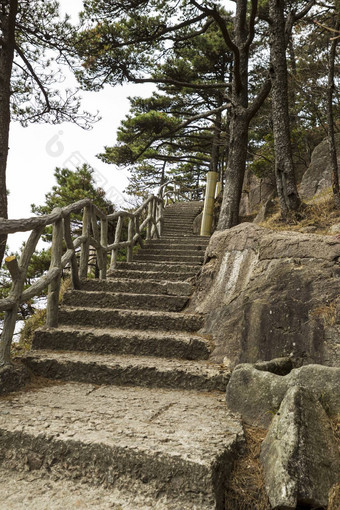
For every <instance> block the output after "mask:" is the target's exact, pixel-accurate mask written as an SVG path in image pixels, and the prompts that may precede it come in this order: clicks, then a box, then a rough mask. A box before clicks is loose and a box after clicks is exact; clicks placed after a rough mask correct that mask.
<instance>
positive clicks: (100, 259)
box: [91, 208, 106, 274]
mask: <svg viewBox="0 0 340 510" xmlns="http://www.w3.org/2000/svg"><path fill="white" fill-rule="evenodd" d="M91 227H92V233H93V238H94V240H95V243H96V263H97V266H98V270H99V274H100V271H102V269H103V267H104V264H105V263H106V261H105V263H104V260H105V259H104V253H103V249H102V246H101V244H100V234H99V228H98V223H97V215H96V212H95V210H94V208H93V209H92V211H91Z"/></svg>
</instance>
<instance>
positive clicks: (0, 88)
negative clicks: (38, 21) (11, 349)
mask: <svg viewBox="0 0 340 510" xmlns="http://www.w3.org/2000/svg"><path fill="white" fill-rule="evenodd" d="M17 11H18V0H6V1H4V2H2V3H1V6H0V38H1V45H0V218H7V217H8V210H7V187H6V167H7V156H8V137H9V126H10V95H11V91H10V89H11V74H12V64H13V57H14V41H15V19H16V15H17ZM6 241H7V235H6V234H2V235H0V265H1V263H2V259H3V256H4V253H5V249H6Z"/></svg>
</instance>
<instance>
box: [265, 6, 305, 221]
mask: <svg viewBox="0 0 340 510" xmlns="http://www.w3.org/2000/svg"><path fill="white" fill-rule="evenodd" d="M269 16H270V62H271V67H270V76H271V82H272V116H273V134H274V148H275V176H276V185H277V192H278V196H279V201H280V208H281V213H282V215H283V216H284V217H285V216H286V215H287V213H288V211H290V210H296V209H298V207H299V206H300V198H299V194H298V191H297V187H296V182H295V173H294V164H293V155H292V147H291V139H290V122H289V100H288V73H287V60H286V46H287V43H286V34H285V19H284V0H270V1H269Z"/></svg>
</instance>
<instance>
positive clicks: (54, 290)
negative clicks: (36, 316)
mask: <svg viewBox="0 0 340 510" xmlns="http://www.w3.org/2000/svg"><path fill="white" fill-rule="evenodd" d="M62 254H63V220H62V219H60V220H58V221H56V222H55V223H54V225H53V232H52V252H51V264H50V269H53V268H58V269H59V272H58V276H56V278H55V279H54V280H53V281H52V283H50V285H49V286H48V296H47V316H46V325H47V326H48V327H49V328H57V327H58V307H59V294H60V281H61V269H62V268H61V257H62Z"/></svg>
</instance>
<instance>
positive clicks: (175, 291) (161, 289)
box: [81, 272, 193, 296]
mask: <svg viewBox="0 0 340 510" xmlns="http://www.w3.org/2000/svg"><path fill="white" fill-rule="evenodd" d="M132 275H134V272H132ZM143 275H144V276H145V275H146V273H143ZM81 290H85V291H87V292H92V291H102V292H124V293H125V292H132V293H135V294H145V293H147V294H163V295H164V294H167V295H169V296H190V295H191V294H192V292H193V286H192V285H191V284H190V283H188V282H176V281H174V282H172V281H166V280H164V281H160V282H156V281H154V280H147V279H144V280H138V279H133V278H121V279H119V278H108V279H106V280H97V279H91V280H84V281H82V283H81Z"/></svg>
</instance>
